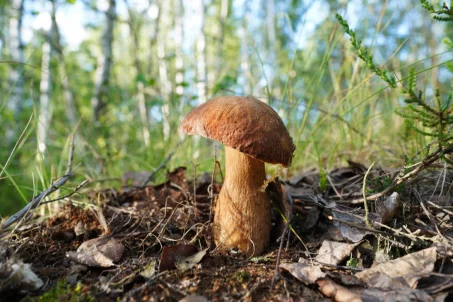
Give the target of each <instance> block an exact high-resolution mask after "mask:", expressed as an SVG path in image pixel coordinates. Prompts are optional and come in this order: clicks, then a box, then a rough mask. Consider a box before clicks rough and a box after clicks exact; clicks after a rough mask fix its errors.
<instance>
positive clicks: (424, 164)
mask: <svg viewBox="0 0 453 302" xmlns="http://www.w3.org/2000/svg"><path fill="white" fill-rule="evenodd" d="M452 152H453V146H450V147H448V148H446V149H444V150H440V149H438V150H436V151H435V152H433V153H431V154H429V155H427V156H426V157H425V158H424V159H423V161H421V162H420V163H419V164H418V166H417V167H416V168H415V169H414V170H412V171H411V172H409V173H407V174H404V175H403V176H401V177H397V178H396V179H395V181H394V182H393V183H392V184H391V185H390V186H389V187H388V188H387V189H385V190H384V191H382V192H379V193H376V194H373V195H371V196H368V197H367V199H368V200H376V199H378V198H379V197H382V196H385V195H386V194H387V193H389V192H390V191H392V190H393V189H395V188H396V187H397V186H399V185H400V184H402V183H403V182H405V181H407V180H408V179H410V178H411V177H413V176H415V175H417V174H418V173H420V172H421V171H423V170H425V169H426V168H429V167H431V165H432V164H433V163H434V162H435V161H437V160H439V159H440V158H441V156H442V154H447V153H452ZM363 201H364V199H363V198H359V199H354V200H351V202H350V204H360V203H363Z"/></svg>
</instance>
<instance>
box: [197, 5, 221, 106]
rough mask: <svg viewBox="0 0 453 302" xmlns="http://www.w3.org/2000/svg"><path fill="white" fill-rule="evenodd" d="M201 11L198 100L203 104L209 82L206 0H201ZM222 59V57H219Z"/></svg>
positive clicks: (198, 50)
mask: <svg viewBox="0 0 453 302" xmlns="http://www.w3.org/2000/svg"><path fill="white" fill-rule="evenodd" d="M200 6H201V12H200V16H199V18H200V20H201V29H200V34H199V36H198V39H197V80H198V83H197V90H198V102H199V104H203V103H205V102H206V98H207V97H206V82H207V70H206V32H205V10H206V7H205V5H204V1H203V0H200ZM218 59H219V60H220V58H218Z"/></svg>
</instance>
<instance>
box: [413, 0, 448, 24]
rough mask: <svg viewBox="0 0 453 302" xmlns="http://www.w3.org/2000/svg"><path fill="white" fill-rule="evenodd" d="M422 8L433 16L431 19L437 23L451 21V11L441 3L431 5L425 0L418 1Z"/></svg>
mask: <svg viewBox="0 0 453 302" xmlns="http://www.w3.org/2000/svg"><path fill="white" fill-rule="evenodd" d="M420 3H421V4H422V6H423V8H424V9H426V10H427V11H429V12H430V13H431V14H434V16H433V18H434V19H435V20H437V21H443V22H447V21H453V9H452V8H451V7H448V5H447V4H446V3H445V2H443V3H442V5H440V4H437V5H432V4H430V3H429V2H428V1H427V0H420Z"/></svg>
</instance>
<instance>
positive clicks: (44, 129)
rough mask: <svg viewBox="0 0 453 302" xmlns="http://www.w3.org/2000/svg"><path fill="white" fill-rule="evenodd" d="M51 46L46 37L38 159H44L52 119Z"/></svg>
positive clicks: (43, 52) (41, 88)
mask: <svg viewBox="0 0 453 302" xmlns="http://www.w3.org/2000/svg"><path fill="white" fill-rule="evenodd" d="M51 52H52V50H51V46H50V43H49V41H48V38H47V37H46V41H45V42H44V43H43V45H42V61H41V82H40V83H39V92H40V95H39V116H38V127H37V140H38V155H37V160H43V159H44V155H45V152H46V146H47V134H48V130H49V128H50V120H51V118H52V113H51V106H50V86H51V78H50V71H49V65H50V58H51Z"/></svg>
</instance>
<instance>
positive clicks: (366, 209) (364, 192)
mask: <svg viewBox="0 0 453 302" xmlns="http://www.w3.org/2000/svg"><path fill="white" fill-rule="evenodd" d="M373 166H374V162H373V163H372V164H371V166H370V167H369V168H368V170H367V171H366V173H365V176H364V177H363V185H362V194H363V206H364V207H365V224H366V225H367V226H368V227H369V228H370V229H372V228H373V225H372V224H371V221H370V210H369V209H368V202H367V200H366V179H367V177H368V174H369V173H370V171H371V169H372V168H373Z"/></svg>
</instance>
